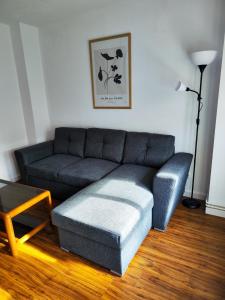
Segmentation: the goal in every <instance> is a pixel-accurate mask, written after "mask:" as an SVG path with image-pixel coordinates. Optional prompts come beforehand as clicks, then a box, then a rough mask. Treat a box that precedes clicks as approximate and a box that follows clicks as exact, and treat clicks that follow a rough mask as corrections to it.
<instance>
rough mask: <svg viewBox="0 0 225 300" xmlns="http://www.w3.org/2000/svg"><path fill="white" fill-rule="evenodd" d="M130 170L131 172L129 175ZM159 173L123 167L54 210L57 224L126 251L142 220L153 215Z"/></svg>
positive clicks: (144, 168)
mask: <svg viewBox="0 0 225 300" xmlns="http://www.w3.org/2000/svg"><path fill="white" fill-rule="evenodd" d="M129 171H131V173H130V174H129ZM154 173H155V170H149V168H146V167H142V166H135V165H134V166H131V165H130V166H129V165H123V166H121V167H119V168H118V169H116V170H115V171H113V172H112V173H110V174H109V175H107V176H106V177H104V178H103V179H101V180H99V181H98V182H96V183H94V184H92V185H89V186H88V187H87V188H85V189H83V190H82V191H81V192H79V193H78V194H77V195H74V196H72V197H71V198H69V199H68V200H66V201H65V202H64V203H63V204H61V205H60V206H58V207H56V208H55V209H54V210H53V213H52V218H53V223H54V224H55V225H57V226H58V227H60V228H64V229H66V230H69V231H72V232H74V233H76V234H78V235H81V236H84V237H86V238H88V239H93V240H95V241H98V242H100V243H103V244H105V245H107V246H109V247H113V248H122V247H123V244H124V243H125V241H126V239H127V238H128V236H129V234H130V233H131V232H132V231H133V229H134V228H135V226H136V225H137V223H138V222H139V221H140V219H142V218H144V216H145V215H146V214H149V218H151V210H152V206H153V195H152V193H151V191H150V190H149V186H151V183H152V178H153V174H154Z"/></svg>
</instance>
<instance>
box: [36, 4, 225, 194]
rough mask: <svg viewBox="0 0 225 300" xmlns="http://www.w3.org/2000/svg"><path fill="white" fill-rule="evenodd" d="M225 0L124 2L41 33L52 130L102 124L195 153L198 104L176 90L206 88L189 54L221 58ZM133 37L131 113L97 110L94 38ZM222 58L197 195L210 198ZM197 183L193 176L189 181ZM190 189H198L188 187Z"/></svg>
mask: <svg viewBox="0 0 225 300" xmlns="http://www.w3.org/2000/svg"><path fill="white" fill-rule="evenodd" d="M224 4H225V2H224V1H223V0H214V1H212V0H198V1H196V0H188V1H180V0H167V1H165V0H157V1H154V0H142V1H134V0H129V1H118V2H117V3H116V2H115V3H114V4H113V5H112V6H110V7H108V8H102V9H98V10H97V9H96V10H95V11H91V12H87V13H85V14H82V15H80V16H74V18H73V19H72V18H70V19H69V20H66V21H65V22H63V23H55V24H51V25H49V26H48V27H43V28H41V29H40V38H41V46H42V56H43V60H44V71H45V78H46V87H47V95H48V101H49V112H50V119H51V125H52V128H54V127H56V126H60V125H63V126H66V125H68V126H82V127H87V126H99V127H105V128H121V129H126V130H137V131H148V132H159V133H168V134H174V135H175V136H176V151H187V152H193V149H194V135H195V117H196V116H195V115H196V109H197V103H196V98H195V96H194V95H192V94H189V93H183V94H181V93H176V92H175V91H174V88H175V85H176V83H177V81H178V79H182V80H183V81H185V82H187V83H188V84H190V86H191V87H193V88H196V89H198V84H199V71H198V69H197V68H196V67H195V66H193V65H192V63H191V61H190V58H189V55H188V53H189V52H191V51H196V50H205V49H206V50H207V49H216V50H218V51H219V54H220V53H221V49H222V40H223V33H224V32H223V30H224V26H223V25H224V9H225V5H224ZM124 32H131V33H132V94H133V108H132V109H131V110H94V109H93V108H92V95H91V81H90V65H89V53H88V40H89V39H92V38H95V37H102V36H107V35H113V34H119V33H124ZM220 63H221V60H220V57H219V58H218V59H217V60H216V61H215V62H214V63H213V64H212V65H210V66H209V67H208V68H207V70H206V72H205V77H204V83H203V96H204V103H205V105H204V108H203V110H202V119H201V127H200V139H199V153H198V163H197V172H196V177H197V180H196V187H195V194H196V196H197V197H200V198H202V197H205V195H206V193H207V192H208V184H209V172H210V160H211V154H212V141H213V132H214V121H215V112H216V104H217V103H216V102H217V91H218V85H219V75H220ZM189 182H190V178H189ZM187 190H190V185H188V187H187Z"/></svg>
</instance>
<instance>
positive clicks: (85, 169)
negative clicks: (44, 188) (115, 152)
mask: <svg viewBox="0 0 225 300" xmlns="http://www.w3.org/2000/svg"><path fill="white" fill-rule="evenodd" d="M116 167H118V164H117V163H114V162H112V161H108V160H103V159H96V158H86V159H82V160H80V161H79V162H78V163H75V164H72V165H69V166H68V167H66V168H64V169H62V170H61V171H60V172H59V176H58V180H59V181H60V182H63V183H66V184H70V185H73V186H76V187H85V186H87V185H89V184H90V183H93V182H95V181H97V180H99V179H101V178H102V177H104V176H105V175H107V174H108V173H109V172H111V171H112V170H113V169H115V168H116Z"/></svg>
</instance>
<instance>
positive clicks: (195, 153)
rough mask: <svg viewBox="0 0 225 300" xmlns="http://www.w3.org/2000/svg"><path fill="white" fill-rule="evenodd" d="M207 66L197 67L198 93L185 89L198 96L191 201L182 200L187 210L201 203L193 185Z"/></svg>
mask: <svg viewBox="0 0 225 300" xmlns="http://www.w3.org/2000/svg"><path fill="white" fill-rule="evenodd" d="M206 66H207V65H199V66H198V67H199V70H200V85H199V92H196V91H194V90H191V89H189V88H187V91H191V92H194V93H196V94H197V95H198V97H197V100H198V112H197V118H196V135H195V152H194V166H193V176H192V187H191V199H184V200H183V205H184V206H186V207H188V208H198V207H200V206H201V203H200V201H199V200H196V199H194V198H193V193H194V185H195V168H196V158H197V150H198V132H199V125H200V112H201V109H202V101H201V100H202V97H201V94H202V78H203V72H204V70H205V68H206Z"/></svg>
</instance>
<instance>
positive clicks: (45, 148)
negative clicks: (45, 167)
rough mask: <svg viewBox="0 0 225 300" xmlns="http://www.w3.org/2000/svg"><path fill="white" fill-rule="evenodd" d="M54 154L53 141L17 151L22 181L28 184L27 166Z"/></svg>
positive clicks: (16, 155)
mask: <svg viewBox="0 0 225 300" xmlns="http://www.w3.org/2000/svg"><path fill="white" fill-rule="evenodd" d="M52 154H53V141H47V142H43V143H39V144H36V145H32V146H28V147H25V148H22V149H18V150H16V151H15V157H16V161H17V164H18V166H19V170H20V174H21V177H22V181H23V182H25V183H26V166H27V165H29V164H30V163H32V162H35V161H37V160H40V159H43V158H45V157H47V156H50V155H52Z"/></svg>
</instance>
